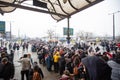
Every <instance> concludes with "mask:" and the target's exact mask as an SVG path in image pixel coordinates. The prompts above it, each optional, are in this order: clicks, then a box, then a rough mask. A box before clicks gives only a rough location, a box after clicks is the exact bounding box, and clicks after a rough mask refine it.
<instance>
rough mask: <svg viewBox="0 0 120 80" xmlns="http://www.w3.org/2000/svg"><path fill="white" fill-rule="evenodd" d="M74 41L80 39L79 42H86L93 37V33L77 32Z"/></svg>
mask: <svg viewBox="0 0 120 80" xmlns="http://www.w3.org/2000/svg"><path fill="white" fill-rule="evenodd" d="M76 35H77V36H76V39H77V40H78V38H79V39H81V40H87V39H90V38H92V37H93V33H91V32H84V31H79V32H78V33H77V34H76Z"/></svg>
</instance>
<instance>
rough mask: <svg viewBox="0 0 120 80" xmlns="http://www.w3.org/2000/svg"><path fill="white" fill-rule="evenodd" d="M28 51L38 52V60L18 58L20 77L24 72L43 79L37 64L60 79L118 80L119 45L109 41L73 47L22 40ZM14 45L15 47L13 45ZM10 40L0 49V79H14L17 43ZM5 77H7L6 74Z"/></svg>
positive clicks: (28, 56) (33, 79) (33, 78)
mask: <svg viewBox="0 0 120 80" xmlns="http://www.w3.org/2000/svg"><path fill="white" fill-rule="evenodd" d="M29 44H31V45H32V48H31V50H33V48H34V50H35V51H34V52H36V53H37V57H38V60H39V62H34V61H33V60H32V57H31V54H28V53H27V54H24V55H23V56H22V57H20V59H19V61H18V62H19V63H21V65H22V69H21V80H25V79H24V75H26V80H42V79H44V74H43V72H42V70H41V68H40V67H39V65H43V66H45V67H46V69H47V70H48V71H49V72H53V71H54V73H59V75H60V78H59V80H120V45H119V43H118V44H117V43H115V42H112V41H101V42H99V43H98V42H89V43H88V42H85V43H83V42H80V43H76V44H75V45H73V46H72V47H69V48H68V47H65V46H63V45H57V43H56V45H54V46H53V45H52V44H51V43H49V42H47V43H44V42H42V41H40V42H36V43H35V42H34V43H24V44H22V45H21V47H22V48H23V52H24V51H25V50H28V46H29ZM14 45H16V47H14ZM14 45H11V43H9V49H10V53H9V54H8V53H7V47H4V48H2V47H1V49H0V51H1V52H0V54H1V57H0V79H3V80H10V79H12V78H14V73H15V68H14V61H13V59H14V51H15V50H19V49H18V48H20V45H19V47H17V46H18V44H17V43H15V44H14ZM7 76H8V77H7Z"/></svg>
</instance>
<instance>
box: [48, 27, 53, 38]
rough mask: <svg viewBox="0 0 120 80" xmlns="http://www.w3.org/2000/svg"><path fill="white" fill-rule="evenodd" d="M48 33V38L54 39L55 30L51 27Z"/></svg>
mask: <svg viewBox="0 0 120 80" xmlns="http://www.w3.org/2000/svg"><path fill="white" fill-rule="evenodd" d="M47 35H48V38H49V39H52V38H53V36H54V30H51V29H49V30H48V31H47Z"/></svg>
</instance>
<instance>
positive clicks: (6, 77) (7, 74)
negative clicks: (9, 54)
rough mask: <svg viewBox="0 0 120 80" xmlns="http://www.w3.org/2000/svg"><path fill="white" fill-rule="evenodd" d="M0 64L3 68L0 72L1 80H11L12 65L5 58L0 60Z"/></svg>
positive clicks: (13, 69)
mask: <svg viewBox="0 0 120 80" xmlns="http://www.w3.org/2000/svg"><path fill="white" fill-rule="evenodd" d="M2 64H3V66H4V67H3V71H2V72H1V74H2V78H3V80H10V79H13V77H14V73H15V68H14V65H13V64H12V63H11V62H9V61H8V59H7V58H3V59H2Z"/></svg>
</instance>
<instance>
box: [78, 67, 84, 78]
mask: <svg viewBox="0 0 120 80" xmlns="http://www.w3.org/2000/svg"><path fill="white" fill-rule="evenodd" d="M84 69H85V67H84V65H79V67H78V76H79V78H80V79H81V78H86V72H85V70H84Z"/></svg>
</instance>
